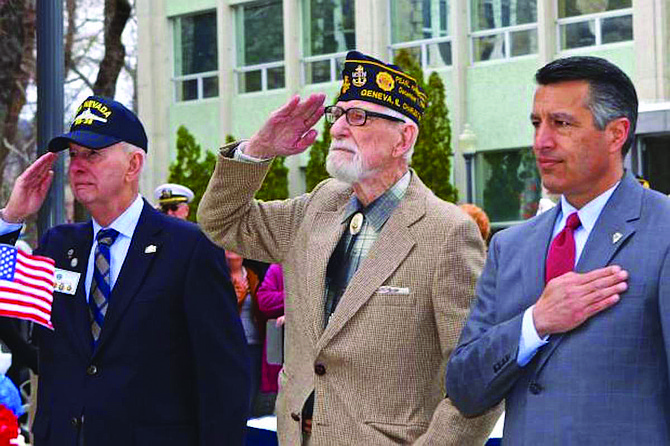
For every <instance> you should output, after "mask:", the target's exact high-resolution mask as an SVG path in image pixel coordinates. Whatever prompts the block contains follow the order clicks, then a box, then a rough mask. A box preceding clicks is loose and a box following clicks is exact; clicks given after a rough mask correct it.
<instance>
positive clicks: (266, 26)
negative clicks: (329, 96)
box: [235, 0, 286, 93]
mask: <svg viewBox="0 0 670 446" xmlns="http://www.w3.org/2000/svg"><path fill="white" fill-rule="evenodd" d="M235 21H236V24H235V25H236V26H235V28H236V34H237V39H236V43H237V68H236V69H235V71H236V77H237V90H238V92H239V93H250V92H254V91H265V90H274V89H277V88H284V87H285V86H286V79H285V72H284V18H283V14H282V0H264V1H258V2H252V3H245V4H244V5H242V6H240V7H238V8H236V10H235Z"/></svg>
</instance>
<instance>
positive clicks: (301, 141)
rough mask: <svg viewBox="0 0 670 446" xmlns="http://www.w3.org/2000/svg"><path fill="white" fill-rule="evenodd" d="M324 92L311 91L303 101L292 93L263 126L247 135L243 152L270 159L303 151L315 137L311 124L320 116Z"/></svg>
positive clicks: (324, 96)
mask: <svg viewBox="0 0 670 446" xmlns="http://www.w3.org/2000/svg"><path fill="white" fill-rule="evenodd" d="M325 100H326V95H324V94H322V93H318V94H312V95H310V96H309V97H308V98H307V99H305V100H304V101H300V96H297V95H296V96H294V97H293V98H291V100H290V101H288V103H286V104H285V105H284V106H283V107H281V108H280V109H279V110H275V111H274V112H273V113H272V114H271V115H270V119H268V120H267V121H266V122H265V124H264V125H263V127H262V128H261V129H260V130H259V131H258V132H257V133H256V134H255V135H254V136H252V137H251V139H250V140H249V142H248V143H247V146H246V147H245V149H244V154H245V155H249V156H252V157H254V158H263V159H267V158H273V157H275V156H289V155H294V154H296V153H301V152H304V151H305V150H306V149H307V147H309V146H310V145H312V143H314V141H315V140H316V136H317V134H318V133H317V131H316V130H314V129H313V128H312V127H313V126H314V124H316V123H317V122H318V121H319V119H320V118H321V116H323V103H324V101H325Z"/></svg>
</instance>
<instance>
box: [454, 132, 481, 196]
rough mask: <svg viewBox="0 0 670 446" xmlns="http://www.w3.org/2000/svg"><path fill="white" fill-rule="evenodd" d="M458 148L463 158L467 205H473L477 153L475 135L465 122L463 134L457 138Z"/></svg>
mask: <svg viewBox="0 0 670 446" xmlns="http://www.w3.org/2000/svg"><path fill="white" fill-rule="evenodd" d="M458 146H459V147H460V149H461V153H462V154H463V158H465V180H466V182H467V197H468V203H474V201H475V197H474V164H475V163H474V158H475V153H476V152H477V135H476V134H475V132H473V131H472V129H471V128H470V124H468V123H467V122H466V123H465V125H464V127H463V132H462V133H461V134H460V135H459V137H458Z"/></svg>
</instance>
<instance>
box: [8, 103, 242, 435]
mask: <svg viewBox="0 0 670 446" xmlns="http://www.w3.org/2000/svg"><path fill="white" fill-rule="evenodd" d="M65 149H67V150H68V152H69V158H70V163H69V170H68V176H69V179H70V185H71V187H72V191H73V193H74V196H75V198H76V199H77V200H78V201H79V202H80V203H82V204H83V205H84V206H85V207H86V209H87V210H88V211H89V212H90V213H91V216H92V221H89V222H87V223H79V224H74V225H59V226H56V227H54V228H52V229H50V230H49V231H48V232H47V233H46V234H45V235H44V236H43V237H42V240H41V241H40V246H39V248H38V250H37V251H36V252H37V253H39V254H41V255H45V256H48V257H51V258H53V259H54V260H55V261H56V268H58V270H57V275H56V277H57V280H60V281H62V282H64V283H63V285H64V286H63V287H62V288H61V287H59V289H61V291H59V292H56V293H54V299H53V310H52V319H51V320H52V322H53V325H54V330H53V331H50V330H47V329H45V328H42V327H38V328H37V329H36V331H35V338H36V340H37V344H38V346H39V349H40V350H39V393H38V400H37V405H38V407H37V417H36V419H35V424H34V426H33V433H34V436H35V445H36V446H63V445H68V446H75V445H78V446H81V445H84V444H85V445H86V446H119V445H129V446H130V445H138V446H139V445H141V446H146V445H162V446H168V445H175V446H176V445H179V446H204V445H217V444H223V443H224V442H225V444H230V445H240V444H242V442H243V432H244V425H245V420H246V411H247V401H248V392H249V378H248V374H249V365H248V358H247V357H246V353H245V352H246V345H245V339H244V333H243V331H242V327H241V325H240V322H239V320H238V317H237V305H236V299H235V298H234V290H233V287H232V284H231V283H230V279H229V276H228V270H227V268H226V266H225V263H224V262H225V258H224V253H223V251H222V250H220V249H218V248H217V247H216V246H214V245H213V244H212V243H211V242H210V241H209V240H207V238H206V237H205V236H204V235H203V234H202V233H201V232H200V230H199V229H198V228H197V226H195V225H193V224H190V223H186V222H183V221H181V220H178V219H175V218H170V217H167V216H166V215H164V214H161V213H160V212H158V211H157V210H155V209H154V208H153V207H152V206H151V205H149V203H147V202H146V201H145V200H144V199H143V198H142V196H141V195H140V194H139V193H138V189H139V176H140V172H141V171H142V168H143V167H144V160H145V157H146V152H147V136H146V133H145V132H144V128H143V126H142V124H141V123H140V121H139V119H138V118H137V117H136V116H135V115H134V114H133V113H132V112H131V111H130V110H128V109H127V108H126V107H124V106H123V105H122V104H120V103H118V102H116V101H112V100H110V99H106V98H102V97H99V96H91V97H89V98H88V99H87V100H86V101H84V103H83V104H82V105H81V106H80V107H79V110H78V111H77V117H76V118H75V120H74V123H73V124H72V127H71V128H70V132H69V133H66V134H64V135H61V136H59V137H57V138H54V139H53V140H51V142H50V143H49V150H50V151H51V152H59V151H61V150H65ZM56 157H57V154H56V153H47V154H46V155H43V156H42V157H40V158H39V159H38V160H37V161H35V163H33V164H32V165H31V166H30V167H29V168H28V169H27V170H26V171H25V172H24V173H23V174H21V176H20V177H19V178H18V179H17V181H16V184H15V185H14V189H13V190H12V195H11V197H10V199H9V202H8V203H7V206H6V207H5V208H4V209H3V210H2V211H1V212H0V234H2V235H0V242H9V241H11V240H12V238H14V235H13V234H16V233H17V231H18V230H19V229H20V228H21V222H22V221H25V219H26V218H27V217H28V216H30V215H32V214H34V213H35V212H37V210H38V209H39V208H40V207H41V206H42V202H43V201H44V198H45V196H46V193H47V191H48V190H49V186H50V184H51V179H52V178H53V172H52V171H51V166H52V164H53V162H54V161H55V159H56ZM12 231H14V233H12ZM224 438H225V440H223V439H224Z"/></svg>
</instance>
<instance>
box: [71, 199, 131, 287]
mask: <svg viewBox="0 0 670 446" xmlns="http://www.w3.org/2000/svg"><path fill="white" fill-rule="evenodd" d="M143 207H144V201H143V200H142V197H141V196H140V195H139V194H138V195H137V198H135V201H133V203H132V204H131V205H130V206H128V209H126V210H125V211H123V214H121V215H119V216H118V217H116V220H114V221H113V222H112V223H111V224H110V225H109V226H107V227H106V228H103V227H102V226H100V224H99V223H98V222H97V221H95V219H92V220H93V246H91V253H90V254H89V256H88V267H87V268H86V280H85V282H84V286H85V287H86V288H85V290H86V300H88V295H89V293H90V292H91V281H92V280H93V262H94V261H95V248H96V247H97V246H98V242H97V241H96V240H95V237H96V236H97V235H98V232H99V231H100V230H101V229H116V230H117V231H118V232H119V236H118V237H117V238H116V241H115V242H114V243H113V244H112V246H111V247H110V248H109V256H110V265H109V281H110V283H109V288H110V289H112V290H113V289H114V284H116V279H117V278H118V277H119V272H120V271H121V267H122V266H123V262H124V261H125V260H126V255H127V254H128V248H130V241H131V240H132V238H133V234H134V233H135V228H136V227H137V222H138V221H139V220H140V214H141V213H142V208H143Z"/></svg>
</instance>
